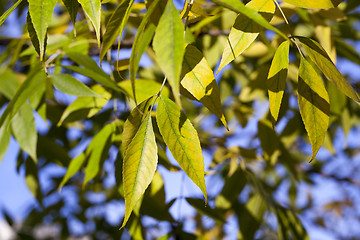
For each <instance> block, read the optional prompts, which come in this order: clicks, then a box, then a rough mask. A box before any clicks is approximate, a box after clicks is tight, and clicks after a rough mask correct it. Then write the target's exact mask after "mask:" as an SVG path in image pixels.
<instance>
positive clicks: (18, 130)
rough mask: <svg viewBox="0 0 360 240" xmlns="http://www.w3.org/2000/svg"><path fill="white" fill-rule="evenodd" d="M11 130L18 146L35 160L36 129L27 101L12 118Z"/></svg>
mask: <svg viewBox="0 0 360 240" xmlns="http://www.w3.org/2000/svg"><path fill="white" fill-rule="evenodd" d="M11 131H12V134H13V136H14V138H15V139H16V141H17V142H18V143H19V145H20V147H21V148H22V149H23V150H24V151H25V152H26V153H28V154H29V155H30V157H31V158H32V159H33V160H34V161H35V162H37V155H36V146H37V131H36V127H35V119H34V115H33V112H32V108H31V106H30V105H29V104H28V103H25V104H23V105H22V106H21V108H20V109H19V111H18V112H17V113H16V114H15V115H14V117H13V118H12V120H11Z"/></svg>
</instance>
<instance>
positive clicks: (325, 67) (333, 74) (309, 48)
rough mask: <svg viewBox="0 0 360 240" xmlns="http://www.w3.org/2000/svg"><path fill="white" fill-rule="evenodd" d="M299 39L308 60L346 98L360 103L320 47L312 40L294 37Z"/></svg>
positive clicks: (353, 91)
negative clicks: (314, 64) (313, 63)
mask: <svg viewBox="0 0 360 240" xmlns="http://www.w3.org/2000/svg"><path fill="white" fill-rule="evenodd" d="M296 38H297V39H299V41H300V42H301V44H302V45H303V47H304V48H305V51H306V53H307V54H308V55H309V57H310V59H311V60H312V61H313V62H315V63H316V65H317V66H318V68H319V69H320V70H321V71H322V72H323V74H324V75H325V76H326V77H327V78H328V79H329V80H331V81H332V82H333V83H334V84H335V86H336V87H337V88H338V89H339V90H340V91H341V92H343V93H344V94H345V95H346V96H348V97H349V98H351V99H353V100H354V101H356V102H360V99H359V97H358V95H357V94H356V92H355V90H354V89H353V88H352V86H351V85H350V84H349V83H348V82H347V81H346V80H345V79H344V77H343V76H342V75H341V73H340V72H339V70H338V69H337V68H336V66H335V65H334V63H333V62H332V61H331V59H330V57H329V56H328V55H327V53H326V52H325V50H324V49H323V48H322V47H321V45H320V44H319V43H317V42H315V41H314V40H312V39H309V38H306V37H296Z"/></svg>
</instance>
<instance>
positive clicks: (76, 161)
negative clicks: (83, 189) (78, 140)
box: [59, 153, 86, 191]
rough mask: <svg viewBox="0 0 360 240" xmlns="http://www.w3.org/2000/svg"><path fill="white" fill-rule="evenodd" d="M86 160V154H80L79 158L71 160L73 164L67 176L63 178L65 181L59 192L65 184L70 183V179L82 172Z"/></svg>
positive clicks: (62, 182)
mask: <svg viewBox="0 0 360 240" xmlns="http://www.w3.org/2000/svg"><path fill="white" fill-rule="evenodd" d="M85 160H86V155H85V153H80V154H79V156H77V157H76V158H74V159H72V160H71V162H70V164H69V166H68V168H67V171H66V173H65V176H64V177H63V179H62V181H61V183H60V185H59V191H60V190H61V189H62V187H63V186H64V185H65V183H67V181H69V179H70V178H71V177H72V176H74V175H75V173H77V172H78V171H79V170H80V168H81V167H82V165H83V164H84V162H85Z"/></svg>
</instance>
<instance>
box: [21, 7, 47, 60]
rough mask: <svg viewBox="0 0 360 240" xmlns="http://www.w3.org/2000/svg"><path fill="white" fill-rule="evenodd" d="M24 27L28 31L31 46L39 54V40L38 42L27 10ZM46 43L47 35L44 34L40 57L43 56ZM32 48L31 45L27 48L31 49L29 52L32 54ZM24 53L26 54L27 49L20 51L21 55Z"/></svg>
mask: <svg viewBox="0 0 360 240" xmlns="http://www.w3.org/2000/svg"><path fill="white" fill-rule="evenodd" d="M26 27H27V30H28V32H29V36H30V40H31V43H32V44H33V47H34V48H35V51H36V52H37V53H38V54H39V56H40V54H41V50H40V42H39V38H38V36H37V35H36V31H35V28H34V25H33V23H32V20H31V17H30V13H29V12H28V14H27V16H26ZM46 45H47V35H46V36H45V44H44V52H43V53H42V56H41V57H42V58H44V57H45V51H46ZM34 48H32V47H29V48H28V49H29V50H31V52H30V54H33V50H34ZM25 54H27V51H24V52H22V54H21V55H25Z"/></svg>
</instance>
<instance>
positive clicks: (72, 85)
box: [50, 74, 101, 97]
mask: <svg viewBox="0 0 360 240" xmlns="http://www.w3.org/2000/svg"><path fill="white" fill-rule="evenodd" d="M50 79H51V80H52V83H53V84H54V87H56V88H57V89H59V90H60V91H61V92H63V93H66V94H69V95H74V96H78V97H101V96H100V95H99V94H97V93H96V92H94V91H93V90H91V89H90V88H89V87H88V86H86V85H85V84H83V83H82V82H80V81H78V80H76V79H75V78H73V77H72V76H71V75H69V74H54V75H52V76H51V78H50Z"/></svg>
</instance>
